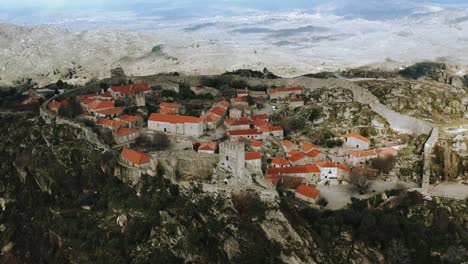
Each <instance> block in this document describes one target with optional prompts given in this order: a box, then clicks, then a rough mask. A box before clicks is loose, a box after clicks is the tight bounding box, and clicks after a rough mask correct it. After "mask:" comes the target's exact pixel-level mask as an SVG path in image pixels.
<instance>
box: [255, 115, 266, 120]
mask: <svg viewBox="0 0 468 264" xmlns="http://www.w3.org/2000/svg"><path fill="white" fill-rule="evenodd" d="M251 119H252V120H265V119H268V115H267V114H260V115H252V116H251Z"/></svg>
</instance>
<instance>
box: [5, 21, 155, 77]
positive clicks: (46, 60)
mask: <svg viewBox="0 0 468 264" xmlns="http://www.w3.org/2000/svg"><path fill="white" fill-rule="evenodd" d="M0 36H1V37H0V50H2V52H1V55H0V85H1V84H4V85H10V84H15V83H23V82H24V80H27V79H29V78H31V79H33V81H34V82H38V83H40V84H48V83H51V82H56V81H57V80H59V79H61V80H64V81H65V80H66V81H67V82H69V83H81V84H82V83H86V82H88V81H89V80H90V79H92V78H101V77H107V75H108V73H109V71H110V69H112V68H113V67H115V65H116V64H117V65H118V64H119V63H118V62H119V60H123V59H125V58H132V57H140V56H146V55H147V54H152V56H160V55H161V54H159V53H154V54H153V52H152V49H153V47H154V46H156V45H157V41H156V40H155V39H154V38H153V37H150V36H147V35H144V34H140V33H134V32H130V31H124V30H103V29H93V30H82V31H81V30H66V29H61V28H57V27H47V26H44V27H20V26H13V25H8V24H0ZM18 69H20V70H18Z"/></svg>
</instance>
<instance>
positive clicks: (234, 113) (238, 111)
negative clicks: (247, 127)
mask: <svg viewBox="0 0 468 264" xmlns="http://www.w3.org/2000/svg"><path fill="white" fill-rule="evenodd" d="M251 113H252V109H251V108H250V107H249V106H248V105H233V106H232V107H231V108H230V109H229V117H230V118H241V117H243V116H250V115H251Z"/></svg>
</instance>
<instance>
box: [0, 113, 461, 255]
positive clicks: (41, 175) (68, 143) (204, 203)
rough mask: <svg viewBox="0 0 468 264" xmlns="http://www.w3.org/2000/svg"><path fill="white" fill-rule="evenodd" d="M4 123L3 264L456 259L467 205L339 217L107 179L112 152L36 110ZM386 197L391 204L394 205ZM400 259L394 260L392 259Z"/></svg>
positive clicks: (403, 199)
mask: <svg viewBox="0 0 468 264" xmlns="http://www.w3.org/2000/svg"><path fill="white" fill-rule="evenodd" d="M0 122H2V123H6V124H8V126H1V127H0V133H1V134H2V135H6V136H3V137H1V138H0V162H1V163H0V182H1V185H0V186H1V188H0V204H1V206H2V210H1V211H0V248H2V254H1V255H0V263H91V262H99V263H383V262H384V261H385V262H386V263H439V262H441V261H442V260H444V261H446V263H460V262H461V261H466V260H467V257H468V255H467V252H466V250H465V249H464V248H466V246H467V245H468V240H467V239H468V236H467V231H466V226H464V225H465V224H466V223H465V222H464V221H465V220H464V219H467V217H468V216H467V215H466V214H467V209H466V206H467V205H466V202H464V201H460V202H454V201H450V200H442V201H441V200H438V199H437V200H434V201H425V200H423V199H422V197H421V196H420V195H418V194H417V193H408V194H405V193H400V194H399V193H397V192H389V193H387V194H386V195H384V196H382V197H380V196H379V197H376V198H373V199H371V200H369V201H361V202H359V201H354V202H353V205H352V206H351V207H349V208H347V209H343V210H340V211H334V212H331V211H321V210H318V209H315V208H311V207H309V206H307V205H305V204H302V203H301V202H299V201H298V200H296V199H294V198H293V197H292V196H291V195H290V194H289V193H288V192H286V191H284V190H282V188H281V186H280V187H279V193H277V192H276V191H275V190H262V189H252V190H233V191H232V192H231V191H223V190H216V189H210V190H206V189H205V188H202V187H201V186H200V185H197V184H189V185H179V184H177V183H174V182H173V183H171V182H170V181H169V180H166V179H165V178H163V177H143V180H142V188H141V193H140V196H137V195H136V193H135V191H134V190H132V189H131V188H129V187H128V186H127V185H125V184H123V183H122V182H120V181H119V180H118V179H117V178H116V177H114V176H111V175H109V174H108V173H109V172H111V171H112V167H113V162H112V160H114V159H115V156H114V155H113V154H112V153H102V152H101V151H100V150H99V149H96V148H95V147H94V146H93V145H91V144H89V143H86V142H83V141H79V142H78V141H76V140H75V138H76V134H77V133H78V132H77V131H76V130H74V129H73V128H71V127H68V126H64V125H46V124H44V123H43V122H42V121H41V120H40V119H39V118H38V117H37V116H36V115H35V114H31V113H29V114H28V113H22V114H15V113H3V114H1V115H0ZM388 197H390V198H388ZM395 252H398V254H396V253H395Z"/></svg>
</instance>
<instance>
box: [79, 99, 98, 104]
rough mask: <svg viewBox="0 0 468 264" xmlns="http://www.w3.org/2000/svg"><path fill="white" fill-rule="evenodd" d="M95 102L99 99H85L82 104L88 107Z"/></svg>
mask: <svg viewBox="0 0 468 264" xmlns="http://www.w3.org/2000/svg"><path fill="white" fill-rule="evenodd" d="M94 101H97V99H95V98H84V99H82V100H81V103H82V104H84V105H88V104H90V103H92V102H94Z"/></svg>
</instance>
